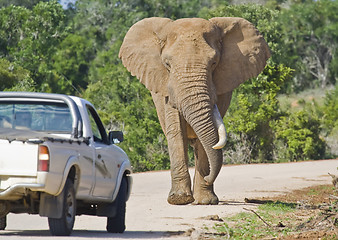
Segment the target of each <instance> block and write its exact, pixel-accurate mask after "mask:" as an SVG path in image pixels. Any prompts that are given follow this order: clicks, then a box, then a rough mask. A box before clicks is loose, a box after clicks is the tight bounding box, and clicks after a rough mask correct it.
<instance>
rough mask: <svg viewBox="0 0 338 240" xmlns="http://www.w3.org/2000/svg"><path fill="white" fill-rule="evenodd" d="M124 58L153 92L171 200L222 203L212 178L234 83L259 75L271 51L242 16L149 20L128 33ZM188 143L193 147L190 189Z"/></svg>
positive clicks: (220, 159) (219, 157)
mask: <svg viewBox="0 0 338 240" xmlns="http://www.w3.org/2000/svg"><path fill="white" fill-rule="evenodd" d="M119 57H120V58H121V60H122V63H123V64H124V66H125V67H126V68H127V69H128V70H129V71H130V72H131V74H132V75H134V76H136V77H137V78H138V79H139V80H140V81H141V83H143V84H144V85H145V86H146V87H147V88H148V89H149V90H150V92H151V94H152V98H153V101H154V104H155V107H156V110H157V115H158V117H159V121H160V124H161V127H162V129H163V132H164V133H165V135H166V138H167V141H168V150H169V155H170V166H171V179H172V181H171V190H170V192H169V196H168V202H169V203H170V204H188V203H192V202H193V203H194V204H218V201H219V200H218V197H217V196H216V194H215V193H214V189H213V183H214V181H215V178H216V177H217V175H218V173H219V171H220V169H221V166H222V162H223V157H222V150H221V148H222V147H223V146H224V145H225V142H226V129H225V127H224V123H223V120H222V118H223V116H224V114H225V112H226V111H227V109H228V107H229V104H230V101H231V95H232V91H233V89H234V88H236V87H237V86H238V85H239V84H241V83H242V82H244V81H245V80H247V79H249V78H251V77H255V76H257V75H258V74H259V73H260V72H261V71H262V70H263V69H264V67H265V64H266V60H267V59H268V58H269V57H270V51H269V48H268V46H267V44H266V42H265V40H264V38H263V37H262V36H261V35H260V34H259V32H258V31H257V29H256V28H255V27H254V26H253V25H252V24H251V23H250V22H248V21H247V20H245V19H242V18H230V17H229V18H228V17H217V18H211V19H209V20H205V19H200V18H186V19H179V20H176V21H173V20H171V19H168V18H159V17H154V18H146V19H143V20H141V21H139V22H137V23H136V24H134V25H133V26H132V27H131V28H130V29H129V31H128V32H127V34H126V36H125V38H124V41H123V43H122V46H121V48H120V52H119ZM188 144H190V145H191V146H192V147H193V149H194V156H195V176H194V185H193V190H191V179H190V176H189V172H188V153H187V151H188V150H187V149H188Z"/></svg>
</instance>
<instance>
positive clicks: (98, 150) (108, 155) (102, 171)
mask: <svg viewBox="0 0 338 240" xmlns="http://www.w3.org/2000/svg"><path fill="white" fill-rule="evenodd" d="M87 110H88V115H89V120H90V123H91V128H92V132H93V139H92V140H93V141H92V144H93V146H94V149H95V159H94V161H95V164H94V168H95V169H94V172H95V185H94V189H93V196H95V197H104V198H111V197H112V195H113V191H114V189H115V185H116V180H117V174H118V170H119V169H118V164H119V163H117V161H116V159H114V156H113V154H112V147H113V146H112V145H111V144H110V143H109V142H108V137H107V134H106V131H105V129H104V127H103V124H102V122H101V120H100V118H99V116H98V115H97V113H96V111H95V110H94V109H93V108H92V107H91V106H87Z"/></svg>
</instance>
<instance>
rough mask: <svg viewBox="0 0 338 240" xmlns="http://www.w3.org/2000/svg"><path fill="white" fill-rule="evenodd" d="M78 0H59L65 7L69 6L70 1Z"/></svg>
mask: <svg viewBox="0 0 338 240" xmlns="http://www.w3.org/2000/svg"><path fill="white" fill-rule="evenodd" d="M75 2H76V0H59V3H60V4H61V5H62V6H63V8H67V5H68V3H75Z"/></svg>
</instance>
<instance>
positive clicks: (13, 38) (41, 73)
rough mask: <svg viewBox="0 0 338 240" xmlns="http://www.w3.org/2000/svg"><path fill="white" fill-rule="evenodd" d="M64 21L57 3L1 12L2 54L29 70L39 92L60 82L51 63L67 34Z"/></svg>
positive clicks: (3, 9) (44, 3)
mask: <svg viewBox="0 0 338 240" xmlns="http://www.w3.org/2000/svg"><path fill="white" fill-rule="evenodd" d="M64 18H65V14H64V11H63V9H62V6H61V5H60V4H59V3H57V2H56V1H50V2H40V3H38V4H37V5H35V6H34V7H33V9H32V10H29V9H27V8H24V7H21V6H13V5H11V6H9V7H7V8H1V9H0V19H1V21H0V55H1V56H2V57H5V58H7V59H8V60H9V61H10V62H13V63H17V64H19V65H20V66H22V67H23V68H25V69H27V70H28V71H29V72H30V73H31V77H32V79H34V81H35V82H36V85H37V89H39V90H40V91H52V89H51V87H50V86H51V85H53V82H55V81H57V80H58V76H57V75H56V74H55V73H54V72H53V71H52V69H51V65H50V63H51V56H52V55H53V53H54V52H55V50H56V49H57V46H58V44H59V42H60V41H61V40H62V39H63V37H64V36H65V34H66V32H67V31H66V29H65V25H64V22H63V21H64Z"/></svg>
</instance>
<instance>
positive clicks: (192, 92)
mask: <svg viewBox="0 0 338 240" xmlns="http://www.w3.org/2000/svg"><path fill="white" fill-rule="evenodd" d="M202 79H203V78H202ZM189 82H190V83H191V73H190V81H189ZM194 82H195V85H194V86H193V87H192V86H191V84H190V85H189V84H188V83H187V85H189V86H187V87H186V89H184V88H182V93H184V94H182V95H181V94H178V95H177V97H178V99H177V102H178V103H179V106H178V107H179V108H180V110H181V112H182V113H183V117H184V118H185V119H186V121H187V122H188V123H189V125H190V126H191V127H192V129H193V130H194V132H195V133H196V135H197V137H198V139H199V140H200V142H201V144H202V146H203V148H204V150H205V152H206V155H207V157H208V161H209V166H210V171H209V173H208V172H206V173H205V177H204V180H205V181H206V182H207V184H209V185H211V184H213V182H214V181H215V179H216V177H217V175H218V173H219V171H220V170H221V167H222V163H223V158H222V151H221V150H220V149H221V148H222V147H223V146H224V145H225V142H226V131H225V127H224V124H223V121H222V118H221V116H220V113H219V111H218V108H217V106H216V105H213V104H212V102H213V101H211V95H210V92H209V88H208V85H207V83H206V82H207V81H206V80H204V81H203V80H202V81H197V82H196V81H194Z"/></svg>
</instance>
